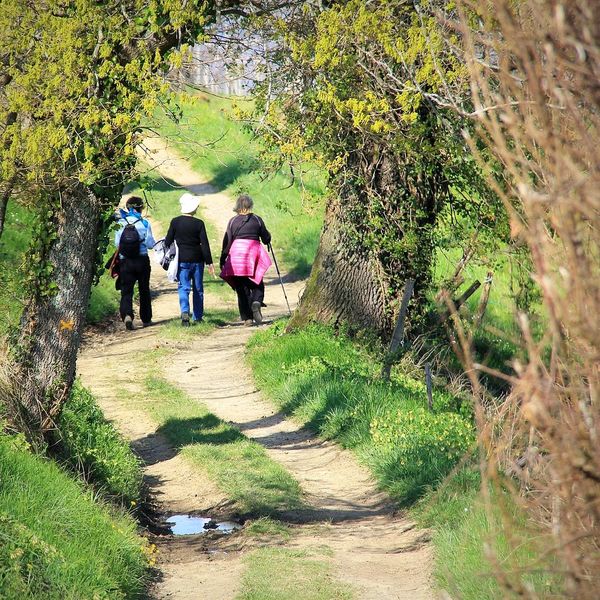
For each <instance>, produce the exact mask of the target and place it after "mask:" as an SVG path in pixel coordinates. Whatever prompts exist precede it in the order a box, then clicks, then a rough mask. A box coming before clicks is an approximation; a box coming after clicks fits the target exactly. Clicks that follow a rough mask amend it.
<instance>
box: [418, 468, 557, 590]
mask: <svg viewBox="0 0 600 600" xmlns="http://www.w3.org/2000/svg"><path fill="white" fill-rule="evenodd" d="M480 485H481V483H480V477H479V473H478V471H476V470H475V469H474V468H473V467H470V466H466V467H465V468H463V469H460V470H459V471H458V472H457V473H455V474H453V475H452V476H451V477H449V478H448V479H447V480H446V481H445V482H444V484H443V485H442V486H441V487H440V488H439V489H437V490H432V491H431V492H430V493H429V494H428V495H427V496H426V497H424V498H423V499H422V500H421V501H420V502H419V504H418V505H417V506H416V507H415V508H414V509H413V510H412V511H411V513H412V516H413V517H414V518H416V520H417V522H418V523H419V525H421V526H424V527H430V528H432V530H433V544H434V546H435V555H436V564H435V573H434V575H435V578H436V581H437V583H438V585H439V586H440V587H441V588H442V589H445V590H447V591H448V592H449V593H450V595H451V596H452V597H453V598H461V599H463V600H496V599H497V598H501V597H504V593H503V590H502V588H501V587H500V585H499V583H498V580H497V578H496V577H495V571H496V569H495V567H494V566H493V563H492V562H490V561H489V560H488V559H487V558H486V554H485V547H486V545H488V544H489V545H490V546H491V547H493V548H494V550H495V552H496V553H497V561H498V563H497V564H498V565H499V566H501V567H502V569H503V570H504V571H505V572H506V573H508V580H509V581H511V583H513V584H517V582H518V581H519V580H520V581H521V582H522V583H525V584H527V585H528V586H530V588H531V589H533V590H535V592H536V594H537V597H539V598H559V597H562V593H561V583H560V581H559V579H558V577H557V576H556V575H555V574H553V573H551V570H552V569H551V565H549V564H548V563H547V562H546V563H544V561H543V560H541V561H540V557H541V556H542V555H543V553H544V551H545V549H546V548H544V544H543V541H542V539H541V538H540V537H539V535H538V534H537V533H536V531H535V525H534V524H527V523H526V522H525V519H524V518H522V517H521V518H519V516H518V511H517V509H516V508H515V507H514V506H513V505H510V501H509V500H508V497H502V498H499V497H498V494H499V493H500V492H496V493H492V497H493V498H494V497H495V498H498V501H497V502H493V507H492V511H491V519H490V516H489V515H488V513H487V511H486V510H485V508H484V505H483V502H482V500H481V498H480V495H479V489H480ZM503 504H504V505H505V506H504V511H505V514H508V516H509V522H511V523H512V527H511V529H510V535H511V536H513V537H514V538H515V539H516V540H517V543H516V544H515V545H514V547H511V546H510V545H509V544H508V541H507V537H506V534H505V532H504V531H505V530H503V528H502V526H501V524H502V512H501V508H500V506H501V505H503Z"/></svg>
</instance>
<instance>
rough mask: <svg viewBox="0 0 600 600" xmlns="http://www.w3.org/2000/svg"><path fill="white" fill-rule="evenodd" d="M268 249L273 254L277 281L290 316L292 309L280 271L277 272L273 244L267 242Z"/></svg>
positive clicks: (277, 266) (277, 267)
mask: <svg viewBox="0 0 600 600" xmlns="http://www.w3.org/2000/svg"><path fill="white" fill-rule="evenodd" d="M269 250H270V251H271V255H272V256H273V263H274V264H275V270H276V271H277V275H278V276H279V283H281V289H282V290H283V297H284V298H285V303H286V304H287V308H288V312H289V313H290V317H291V316H292V309H291V308H290V303H289V302H288V297H287V294H286V293H285V287H284V286H283V279H281V273H280V272H279V265H278V264H277V259H276V258H275V252H273V246H271V244H269Z"/></svg>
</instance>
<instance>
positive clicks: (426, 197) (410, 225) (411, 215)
mask: <svg viewBox="0 0 600 600" xmlns="http://www.w3.org/2000/svg"><path fill="white" fill-rule="evenodd" d="M436 167H437V165H436V164H435V163H433V165H432V167H431V168H430V169H429V171H428V172H424V171H421V172H410V173H409V174H407V173H408V167H407V166H406V165H404V164H403V163H402V162H400V161H399V160H397V159H396V158H395V157H394V156H393V155H391V154H390V153H386V152H384V151H380V149H379V148H376V147H375V148H371V150H370V153H369V154H368V155H367V154H366V151H363V153H362V154H361V156H360V159H356V160H355V164H353V165H352V166H351V167H350V168H349V170H348V171H349V172H354V173H363V174H364V175H363V177H362V178H357V179H356V181H355V182H353V183H347V182H346V183H343V184H342V185H341V186H340V189H339V199H338V200H336V201H333V202H332V203H330V204H329V205H328V207H327V211H326V215H325V224H324V227H323V232H322V234H321V240H320V243H319V249H318V251H317V257H316V259H315V262H314V265H313V268H312V271H311V275H310V278H309V280H308V283H307V286H306V290H305V292H304V294H303V296H302V301H301V303H300V307H299V308H298V310H297V311H296V313H295V314H294V316H293V318H292V321H291V322H290V328H294V327H299V326H302V325H304V324H306V323H308V322H310V321H318V322H322V323H328V324H333V325H337V324H340V323H341V322H345V323H348V324H349V325H350V326H351V327H353V328H356V329H364V330H369V331H372V332H374V333H376V334H378V335H379V336H382V337H388V336H389V335H390V334H391V332H392V329H393V327H394V323H395V319H396V313H397V312H398V309H399V296H400V294H401V291H402V289H403V288H404V286H405V285H406V282H407V281H408V280H410V279H412V280H413V281H414V284H415V286H414V297H413V299H412V301H411V304H410V307H409V312H408V324H407V329H408V330H409V331H410V330H411V329H413V326H414V325H415V324H417V327H418V323H419V322H420V319H421V317H422V316H423V314H424V313H425V310H426V305H427V295H426V294H427V291H428V289H429V286H430V283H431V271H432V266H433V260H434V244H433V232H434V228H435V224H436V222H437V216H438V214H439V211H440V210H441V207H442V206H443V203H444V198H445V196H446V194H447V185H445V184H444V182H443V181H442V182H440V181H441V180H442V174H441V171H440V170H439V169H438V168H436ZM365 182H368V183H367V184H365Z"/></svg>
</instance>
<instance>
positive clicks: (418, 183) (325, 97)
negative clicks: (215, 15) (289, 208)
mask: <svg viewBox="0 0 600 600" xmlns="http://www.w3.org/2000/svg"><path fill="white" fill-rule="evenodd" d="M440 10H441V11H442V12H446V13H450V12H451V11H452V10H453V3H451V2H422V3H419V5H418V6H416V5H413V3H406V2H404V1H401V0H392V1H382V0H376V1H369V2H366V1H365V0H350V1H349V2H343V3H338V2H335V3H330V6H329V8H327V9H325V10H320V11H315V12H314V13H313V12H311V10H310V9H309V8H306V9H305V11H304V12H303V14H302V16H301V18H298V19H297V20H293V19H292V20H290V19H286V18H283V17H282V18H280V19H278V20H277V19H276V20H273V21H271V22H269V24H268V27H270V28H271V29H270V31H271V35H274V36H275V38H276V39H278V40H279V43H280V46H279V47H278V49H277V50H273V52H272V55H271V59H272V60H273V62H275V63H276V64H278V66H279V68H278V69H277V70H276V71H275V72H274V73H273V74H272V76H271V77H269V78H268V79H267V83H265V84H264V85H263V86H262V88H261V93H262V97H261V98H260V99H259V102H258V103H257V114H258V115H260V121H259V122H260V123H261V124H262V128H261V131H262V132H263V134H264V137H265V138H266V140H267V143H268V144H269V145H270V151H271V152H272V156H273V157H275V158H277V159H279V160H288V161H290V162H291V163H292V164H296V165H297V164H300V163H302V162H303V161H314V162H317V163H318V164H320V165H321V166H323V167H324V168H325V169H326V170H327V171H328V172H329V174H330V177H331V181H332V190H333V191H334V194H335V195H336V196H338V197H339V198H341V204H342V206H343V212H344V215H345V217H344V226H345V227H346V228H347V229H348V231H350V232H351V233H352V238H353V240H354V241H353V244H354V246H355V248H356V249H357V250H358V251H364V252H369V253H371V254H372V255H373V256H374V257H375V258H376V259H377V261H378V263H379V264H380V265H381V266H382V267H383V270H384V272H385V279H386V281H385V284H386V287H387V290H388V294H389V295H390V297H392V298H395V297H397V295H398V292H399V290H400V289H401V288H402V286H403V285H404V282H405V281H406V279H407V278H409V277H414V278H415V279H416V280H417V296H418V297H419V296H420V297H423V295H424V292H425V291H426V290H427V288H428V287H429V285H430V283H431V274H432V266H433V263H434V257H435V248H436V247H437V246H439V245H440V244H441V243H442V241H443V236H442V234H441V229H440V227H439V226H440V224H441V220H442V218H444V219H448V220H450V219H451V220H452V222H453V226H454V227H456V229H460V227H457V226H456V223H457V222H458V221H462V222H463V223H464V222H468V224H469V225H468V227H467V228H466V229H469V233H472V231H473V230H474V229H479V230H481V231H486V230H487V231H490V232H491V231H492V230H493V231H494V235H492V236H490V237H491V238H494V239H502V238H506V235H507V233H508V232H507V228H506V227H505V226H502V214H503V212H502V211H501V210H498V204H497V200H496V198H495V197H494V196H493V195H492V194H490V193H489V192H488V191H487V190H486V188H485V186H484V185H483V183H482V180H481V178H480V174H479V170H478V168H477V166H476V164H475V161H474V160H473V158H472V155H471V153H470V152H469V150H468V149H467V147H466V145H465V143H464V141H463V137H462V130H463V129H464V128H467V129H468V128H469V125H468V122H467V120H466V119H464V118H463V117H462V116H460V115H459V114H458V113H457V112H456V111H454V110H451V108H452V107H453V106H454V105H455V104H462V103H463V102H464V98H465V97H466V96H467V92H468V80H467V77H466V70H465V66H464V61H463V60H461V59H460V58H458V57H457V54H456V53H455V52H454V51H453V47H454V46H455V45H456V44H458V42H459V39H458V37H457V35H456V34H454V33H453V32H452V31H450V30H449V29H446V28H445V27H444V26H443V25H441V20H440V19H439V14H438V11H440ZM265 124H266V125H265ZM463 233H464V234H465V235H466V232H463Z"/></svg>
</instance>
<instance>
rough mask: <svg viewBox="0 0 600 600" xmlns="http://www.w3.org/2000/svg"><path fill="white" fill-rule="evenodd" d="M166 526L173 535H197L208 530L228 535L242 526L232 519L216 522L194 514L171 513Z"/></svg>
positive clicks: (208, 531)
mask: <svg viewBox="0 0 600 600" xmlns="http://www.w3.org/2000/svg"><path fill="white" fill-rule="evenodd" d="M167 527H168V528H169V529H170V530H171V533H172V534H173V535H198V534H201V533H210V532H213V533H220V534H223V535H228V534H230V533H233V532H234V531H238V530H239V529H241V528H242V526H241V525H240V524H239V523H234V522H233V521H222V522H218V521H215V520H214V519H211V518H208V517H197V516H195V515H171V516H170V517H169V518H168V519H167Z"/></svg>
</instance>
